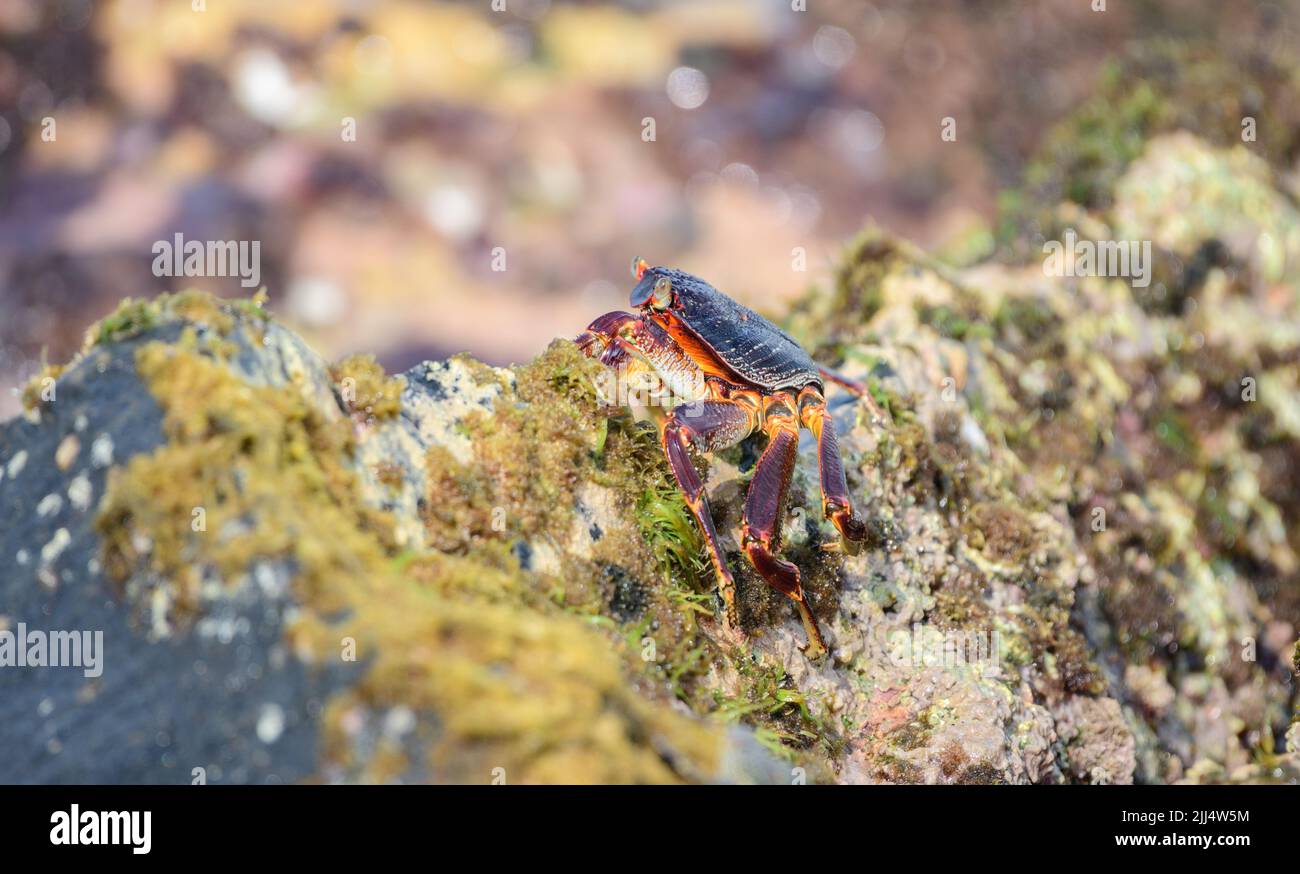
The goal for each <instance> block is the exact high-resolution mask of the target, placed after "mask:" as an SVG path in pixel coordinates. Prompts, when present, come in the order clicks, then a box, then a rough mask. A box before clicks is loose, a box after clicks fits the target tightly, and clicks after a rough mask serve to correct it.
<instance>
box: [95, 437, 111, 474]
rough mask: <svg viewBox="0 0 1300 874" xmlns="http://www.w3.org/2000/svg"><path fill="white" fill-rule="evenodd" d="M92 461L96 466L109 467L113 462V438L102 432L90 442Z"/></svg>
mask: <svg viewBox="0 0 1300 874" xmlns="http://www.w3.org/2000/svg"><path fill="white" fill-rule="evenodd" d="M90 463H91V464H93V465H94V466H95V467H108V466H109V465H110V464H112V463H113V438H112V437H110V436H109V435H108V434H100V435H99V436H98V437H96V438H95V442H94V443H91V444H90Z"/></svg>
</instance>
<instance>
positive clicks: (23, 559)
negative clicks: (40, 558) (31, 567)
mask: <svg viewBox="0 0 1300 874" xmlns="http://www.w3.org/2000/svg"><path fill="white" fill-rule="evenodd" d="M31 560H32V557H31V554H30V553H28V552H27V550H25V549H20V550H18V552H17V554H16V555H14V561H16V562H18V563H19V564H21V565H25V564H27V562H29V561H31Z"/></svg>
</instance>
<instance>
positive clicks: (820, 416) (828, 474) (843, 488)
mask: <svg viewBox="0 0 1300 874" xmlns="http://www.w3.org/2000/svg"><path fill="white" fill-rule="evenodd" d="M799 418H800V419H801V420H802V421H803V424H804V427H806V428H807V429H808V430H809V431H812V432H813V436H814V437H816V438H817V466H818V469H819V470H820V472H821V485H822V513H823V514H824V515H825V516H826V518H827V519H829V520H831V522H832V523H834V525H835V527H836V529H837V530H838V531H839V532H840V537H841V543H842V545H843V547H844V551H845V552H847V553H850V554H853V553H856V552H857V551H858V550H859V549H860V548H861V544H862V541H863V540H864V539H865V538H866V526H865V525H864V524H863V523H862V520H861V519H859V518H858V517H857V515H856V514H855V513H854V512H853V504H852V502H851V501H850V500H849V486H848V483H847V482H846V481H845V479H844V463H843V462H842V461H841V460H840V447H839V441H838V440H837V439H836V437H835V423H834V422H833V421H832V420H831V416H830V413H828V412H827V411H826V401H825V400H824V399H823V398H822V396H821V392H819V391H817V389H815V388H813V387H812V386H809V387H807V388H805V389H804V390H803V391H801V392H800V393H799Z"/></svg>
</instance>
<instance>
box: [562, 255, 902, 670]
mask: <svg viewBox="0 0 1300 874" xmlns="http://www.w3.org/2000/svg"><path fill="white" fill-rule="evenodd" d="M632 272H633V276H635V278H636V280H637V283H636V286H635V287H634V288H633V289H632V296H631V305H632V306H633V307H635V308H636V309H637V312H636V313H635V314H634V313H627V312H618V311H615V312H610V313H606V314H605V315H603V316H600V317H599V318H597V319H595V320H594V321H592V323H591V324H590V325H588V326H587V329H586V330H585V331H584V332H583V333H582V334H580V335H579V336H578V338H577V340H576V341H575V342H576V343H577V345H578V347H579V348H580V349H581V350H582V351H583V352H584V353H585V354H587V355H588V356H590V357H592V358H595V359H597V360H599V361H600V362H601V363H602V364H604V365H606V366H608V367H612V368H616V369H619V370H620V371H621V372H623V373H632V374H637V375H647V374H648V375H652V376H654V377H657V378H658V380H660V381H661V382H662V385H663V386H664V387H666V389H667V393H668V394H670V395H671V398H670V399H669V401H668V402H666V403H665V408H666V409H667V412H666V413H665V414H663V415H661V416H659V440H660V443H661V445H662V447H663V451H664V455H665V456H666V457H667V460H668V466H669V468H670V469H671V470H672V475H673V477H674V479H675V480H676V481H677V485H678V487H679V488H680V489H681V492H682V496H683V497H684V498H685V500H686V505H687V506H688V507H689V508H690V510H691V513H692V514H693V515H694V516H695V519H696V521H697V522H698V523H699V527H700V530H701V531H702V532H703V534H704V542H705V545H706V546H707V548H708V554H709V558H710V561H711V563H712V565H713V570H714V572H715V574H716V576H717V584H718V594H719V595H720V596H721V602H722V604H721V607H722V625H723V628H724V630H725V632H726V634H727V636H728V637H730V638H731V639H732V640H735V641H739V640H743V639H744V634H743V632H742V631H741V628H740V622H739V618H738V614H737V610H736V581H735V578H734V577H733V575H732V573H731V570H730V569H729V568H728V566H727V560H726V557H725V556H724V555H723V552H722V547H721V546H720V545H719V542H718V534H717V531H716V529H715V528H714V524H713V518H712V515H711V513H710V510H709V502H708V498H707V496H706V495H705V492H704V482H703V480H702V479H701V478H700V474H699V472H698V471H697V470H696V467H695V464H694V463H693V461H692V452H694V453H698V454H702V455H706V456H707V454H708V453H712V452H716V451H718V450H721V449H725V448H727V447H729V446H735V445H736V444H738V443H740V442H741V441H742V440H744V439H745V438H746V437H749V436H750V435H751V434H755V433H757V432H759V431H761V432H763V433H764V434H765V435H766V437H767V445H766V447H765V448H764V450H763V453H762V455H761V456H760V457H759V460H758V462H757V464H756V466H755V468H754V475H753V479H752V480H751V482H750V485H749V491H748V494H747V495H746V498H745V508H744V520H743V525H742V532H741V549H742V550H743V552H744V554H745V557H746V558H747V559H748V560H749V563H750V564H751V565H752V566H753V568H754V570H755V571H756V572H757V573H758V575H759V576H760V577H762V578H763V580H764V581H766V582H767V583H768V584H769V585H770V586H772V587H773V588H774V589H776V590H777V591H778V592H781V593H782V594H784V595H786V596H787V597H789V598H790V599H791V600H792V601H793V602H794V604H795V606H796V608H797V609H798V612H799V617H800V619H801V620H802V622H803V626H804V629H805V631H806V633H807V638H808V644H807V646H806V647H804V648H803V650H804V652H805V654H807V655H808V656H809V658H814V659H815V658H819V657H821V656H823V655H825V654H826V653H827V651H828V650H827V646H826V641H825V638H824V637H823V636H822V632H821V628H820V626H819V625H818V624H817V618H816V616H814V615H813V612H812V610H811V608H810V607H809V605H808V599H807V597H806V596H805V593H804V590H803V586H802V585H801V584H800V577H799V568H798V566H796V565H795V564H793V563H792V562H790V561H787V560H786V559H784V558H782V557H781V555H780V533H781V521H782V517H783V514H784V510H785V500H786V496H787V493H788V492H789V489H790V481H791V478H792V477H793V475H794V466H795V455H796V450H797V448H798V445H799V429H800V428H801V427H803V428H807V429H808V430H809V431H811V432H812V434H813V436H814V438H815V439H816V442H817V457H818V467H819V471H820V478H821V493H822V513H823V514H824V516H825V517H826V518H827V519H829V520H830V522H831V523H832V524H833V525H834V526H835V528H836V529H837V530H838V531H839V534H840V546H839V548H841V549H843V550H844V551H845V552H847V553H857V552H858V551H859V550H860V548H861V544H862V542H863V540H865V537H866V526H865V525H864V523H863V521H862V519H861V517H859V516H858V515H857V513H855V512H854V509H853V504H852V501H851V500H850V499H849V490H848V485H847V483H846V481H845V476H844V465H843V462H842V460H841V458H840V451H839V445H838V441H837V440H836V436H835V426H834V424H833V422H832V420H831V416H830V414H829V412H828V411H827V407H826V399H825V397H824V394H823V392H824V390H825V386H826V384H827V383H834V384H836V385H838V386H840V387H842V388H844V389H847V390H848V391H850V392H852V393H853V394H855V395H857V396H858V397H859V398H862V399H864V400H865V401H866V402H867V403H868V404H870V405H871V407H872V411H873V414H874V415H875V416H876V417H877V419H878V420H879V418H880V417H881V416H882V415H883V413H882V411H881V410H880V408H879V407H877V406H875V404H874V401H872V399H871V396H870V395H869V394H868V393H867V391H866V390H865V388H864V387H863V386H862V385H860V384H859V383H857V382H854V381H853V380H850V379H848V378H846V377H844V376H841V375H840V374H838V373H835V372H834V371H832V370H829V369H828V368H825V367H822V366H820V365H818V364H817V363H816V362H815V361H813V360H812V358H811V357H809V355H808V353H807V352H805V351H804V350H803V349H802V348H801V347H800V346H799V344H798V343H797V342H795V341H794V340H793V339H792V338H791V337H790V336H789V335H788V334H786V333H785V332H784V331H782V330H781V329H780V328H778V327H776V325H773V324H772V323H771V322H769V321H768V320H767V319H764V318H763V317H762V316H760V315H758V314H757V313H755V312H754V311H752V310H750V309H747V308H746V307H743V306H741V305H740V304H738V303H736V302H735V301H733V300H732V299H731V298H729V297H727V296H726V295H724V294H723V293H722V292H720V291H718V290H717V289H716V288H714V287H713V286H712V285H710V284H709V283H708V282H706V281H704V280H703V279H701V278H699V277H698V276H693V275H691V274H690V273H686V272H684V271H681V270H675V269H672V268H668V267H651V266H649V265H648V264H647V263H646V262H645V261H644V260H642V259H640V258H638V259H635V260H634V261H633V264H632Z"/></svg>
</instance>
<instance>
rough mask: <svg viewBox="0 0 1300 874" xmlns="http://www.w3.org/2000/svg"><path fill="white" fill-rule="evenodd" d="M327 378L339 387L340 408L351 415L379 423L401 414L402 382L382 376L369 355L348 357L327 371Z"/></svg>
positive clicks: (404, 382)
mask: <svg viewBox="0 0 1300 874" xmlns="http://www.w3.org/2000/svg"><path fill="white" fill-rule="evenodd" d="M330 376H331V378H332V379H333V380H334V382H335V384H336V385H338V386H340V390H339V395H340V397H342V399H343V405H344V406H345V407H346V408H347V411H348V412H349V413H352V414H353V415H359V416H364V417H367V418H370V419H374V420H376V421H383V420H385V419H391V418H393V417H394V416H396V415H397V414H398V413H400V412H401V411H402V389H403V388H405V387H406V381H405V380H404V379H403V378H402V377H400V376H389V375H388V374H387V373H385V372H384V368H383V366H381V365H380V363H379V362H378V361H377V360H376V359H375V356H373V355H369V354H361V355H350V356H348V357H347V358H344V359H343V360H342V361H340V362H339V363H338V364H336V365H334V367H332V368H330Z"/></svg>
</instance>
